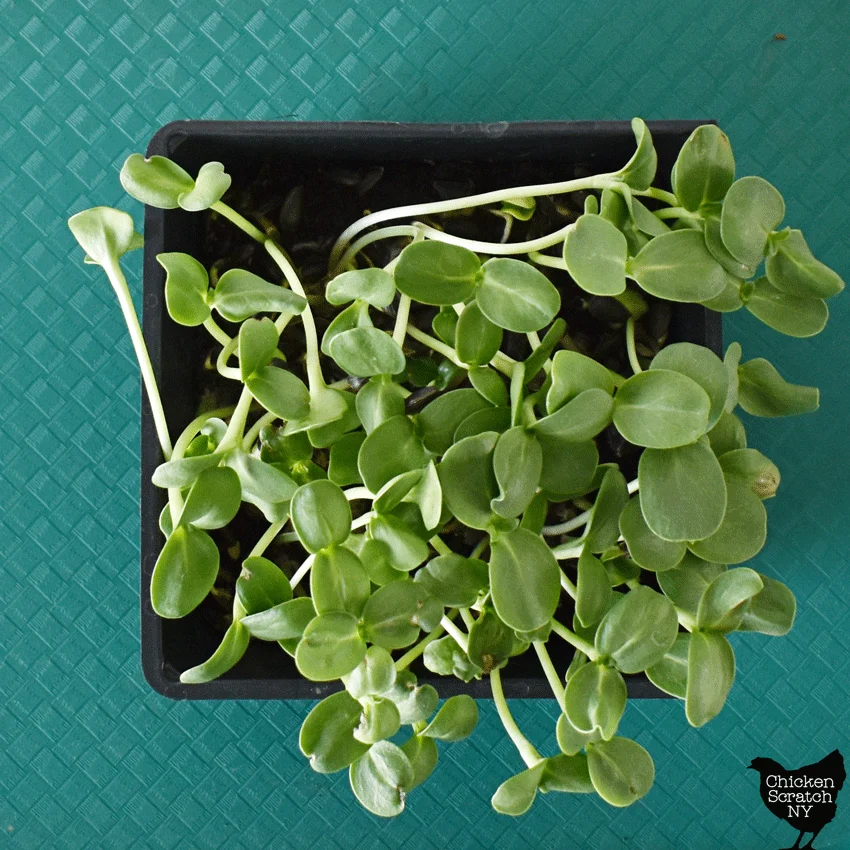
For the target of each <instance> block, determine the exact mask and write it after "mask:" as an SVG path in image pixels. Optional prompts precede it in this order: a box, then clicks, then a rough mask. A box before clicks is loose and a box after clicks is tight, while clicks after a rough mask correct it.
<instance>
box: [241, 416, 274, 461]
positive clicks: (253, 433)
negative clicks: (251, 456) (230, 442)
mask: <svg viewBox="0 0 850 850" xmlns="http://www.w3.org/2000/svg"><path fill="white" fill-rule="evenodd" d="M275 419H277V414H276V413H272V412H271V411H269V412H268V413H264V414H263V415H262V416H261V417H260V418H259V419H258V420H257V421H256V422H255V423H254V424H253V425H252V426H251V430H250V431H248V433H247V434H246V435H245V439H244V440H242V448H243V449H244V450H245V451H246V452H247V451H250V450H251V446H253V445H254V442H255V441H256V439H257V437H259V436H260V431H262V430H263V428H265V427H266V425H271V423H272V422H274V421H275Z"/></svg>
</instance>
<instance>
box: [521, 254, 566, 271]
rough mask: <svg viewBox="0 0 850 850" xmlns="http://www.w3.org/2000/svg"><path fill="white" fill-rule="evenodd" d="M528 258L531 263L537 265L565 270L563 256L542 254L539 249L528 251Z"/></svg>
mask: <svg viewBox="0 0 850 850" xmlns="http://www.w3.org/2000/svg"><path fill="white" fill-rule="evenodd" d="M528 259H529V260H531V262H532V263H537V265H538V266H547V267H548V268H550V269H560V270H561V271H562V272H565V271H567V264H566V263H565V262H564V259H563V257H553V256H552V255H551V254H542V253H540V251H529V252H528Z"/></svg>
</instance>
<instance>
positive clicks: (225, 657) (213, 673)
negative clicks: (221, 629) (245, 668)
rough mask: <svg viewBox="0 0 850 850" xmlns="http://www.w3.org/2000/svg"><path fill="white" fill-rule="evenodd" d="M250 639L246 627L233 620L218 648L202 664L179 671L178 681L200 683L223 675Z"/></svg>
mask: <svg viewBox="0 0 850 850" xmlns="http://www.w3.org/2000/svg"><path fill="white" fill-rule="evenodd" d="M250 641H251V633H250V632H249V631H248V629H246V628H245V627H244V626H243V625H242V624H241V623H240V622H239V621H238V620H234V621H233V622H232V623H231V624H230V627H229V628H228V630H227V631H226V632H225V633H224V637H223V638H222V639H221V643H220V644H219V646H218V649H216V651H215V652H214V653H213V654H212V655H211V656H210V657H209V658H208V659H207V660H206V661H205V662H204V663H203V664H199V665H198V666H197V667H192V668H190V669H189V670H186V671H184V672H183V673H181V674H180V681H181V682H182V683H183V684H184V685H200V684H203V683H204V682H212V681H213V680H214V679H217V678H218V677H219V676H223V675H224V674H225V673H226V672H227V671H228V670H230V669H231V668H232V667H235V666H236V664H237V663H238V662H239V660H240V659H241V658H242V656H243V655H244V654H245V651H246V650H247V649H248V644H249V643H250Z"/></svg>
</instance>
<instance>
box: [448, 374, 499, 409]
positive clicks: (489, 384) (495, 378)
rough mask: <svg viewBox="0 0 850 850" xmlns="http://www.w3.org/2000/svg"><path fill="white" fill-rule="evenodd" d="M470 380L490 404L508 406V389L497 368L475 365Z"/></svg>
mask: <svg viewBox="0 0 850 850" xmlns="http://www.w3.org/2000/svg"><path fill="white" fill-rule="evenodd" d="M469 382H470V383H471V384H472V386H473V387H474V388H475V391H476V392H477V393H478V394H479V395H480V396H481V397H482V398H484V399H485V400H486V401H488V402H490V404H494V405H496V406H497V407H505V406H507V404H508V389H507V387H506V386H505V382H504V380H503V379H502V377H501V376H500V375H499V373H498V372H497V371H496V370H495V369H490V368H489V367H488V366H473V367H472V368H471V369H470V370H469ZM432 403H433V402H432Z"/></svg>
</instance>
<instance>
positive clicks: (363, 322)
mask: <svg viewBox="0 0 850 850" xmlns="http://www.w3.org/2000/svg"><path fill="white" fill-rule="evenodd" d="M372 327H374V324H373V323H372V319H371V318H370V317H369V308H368V307H367V306H366V304H364V303H363V302H362V301H355V302H354V303H353V304H351V305H350V306H348V307H346V308H345V309H344V310H342V311H341V312H339V313H337V315H336V316H335V317H334V320H333V321H332V322H331V323H330V324H329V325H328V328H327V330H326V331H325V332H324V334H323V335H322V344H321V346H320V349H321V352H322V354H324V355H326V356H327V357H330V356H331V343H332V342H333V341H334V339H335V338H336V337H337V336H338V335H339V334H341V333H345V331H350V330H353V329H354V328H372Z"/></svg>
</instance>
